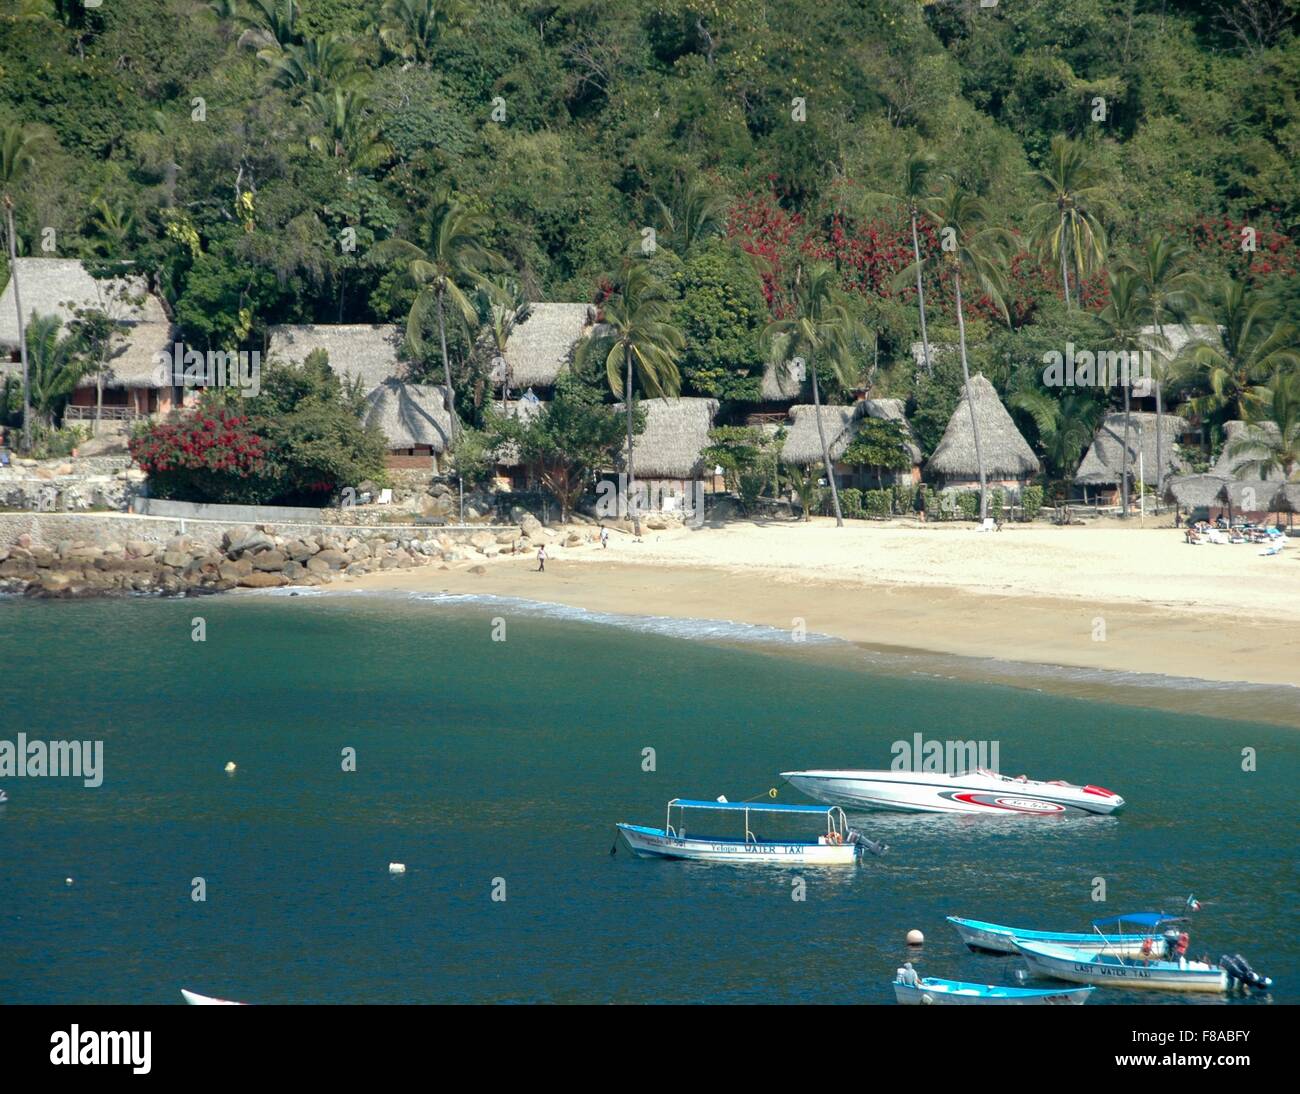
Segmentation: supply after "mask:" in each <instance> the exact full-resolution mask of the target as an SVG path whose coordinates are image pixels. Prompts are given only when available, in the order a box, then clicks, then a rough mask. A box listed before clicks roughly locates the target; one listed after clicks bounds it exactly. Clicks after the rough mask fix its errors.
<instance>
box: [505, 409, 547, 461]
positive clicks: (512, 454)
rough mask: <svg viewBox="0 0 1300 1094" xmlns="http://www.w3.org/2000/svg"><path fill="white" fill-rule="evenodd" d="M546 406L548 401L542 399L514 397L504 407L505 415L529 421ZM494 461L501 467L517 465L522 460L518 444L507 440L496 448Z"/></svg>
mask: <svg viewBox="0 0 1300 1094" xmlns="http://www.w3.org/2000/svg"><path fill="white" fill-rule="evenodd" d="M548 406H550V403H548V402H546V401H545V400H543V399H537V398H532V399H528V398H524V399H514V400H512V401H511V403H510V405H509V406H508V407H506V417H508V418H517V419H518V420H519V421H521V422H531V421H532V420H533V419H534V418H536V417H537V416H538V415H539V414H541V412H542V411H543V410H545V409H546V408H547V407H548ZM498 409H500V408H498ZM496 462H497V463H498V464H499V465H500V466H502V467H518V466H519V465H520V464H521V463H522V462H523V461H522V459H521V458H520V454H519V445H517V444H516V443H515V442H514V441H507V442H506V443H505V444H503V445H502V446H501V447H500V448H498V449H497V451H496Z"/></svg>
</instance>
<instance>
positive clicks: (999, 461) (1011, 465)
mask: <svg viewBox="0 0 1300 1094" xmlns="http://www.w3.org/2000/svg"><path fill="white" fill-rule="evenodd" d="M972 395H973V398H972ZM972 403H973V404H974V408H975V420H976V421H977V422H978V423H979V436H980V449H981V453H982V455H983V457H984V474H985V478H986V481H987V482H988V485H989V486H990V487H1003V488H1004V489H1009V490H1020V489H1022V488H1023V487H1025V486H1026V485H1028V483H1029V481H1030V480H1031V479H1032V478H1033V477H1034V475H1036V474H1037V473H1038V457H1037V456H1035V455H1034V450H1033V449H1032V448H1030V447H1029V442H1028V441H1026V440H1025V438H1024V437H1023V436H1021V434H1020V430H1018V429H1017V428H1016V423H1015V422H1013V421H1012V420H1011V415H1010V414H1008V413H1007V408H1006V407H1004V406H1003V405H1002V400H1001V399H999V398H998V393H997V391H996V390H995V389H994V387H993V385H992V384H991V383H989V382H988V380H987V379H985V377H984V375H983V374H982V373H979V372H977V373H976V374H975V375H974V376H972V377H971V378H970V383H969V384H968V385H965V387H964V388H963V390H962V397H961V399H960V401H959V402H958V403H957V409H956V410H954V411H953V412H952V417H951V418H950V419H949V420H948V428H947V429H945V430H944V433H943V439H942V440H941V441H940V442H939V444H938V447H937V448H935V450H934V454H933V455H932V456H931V457H930V461H929V463H927V464H926V471H927V472H928V473H929V475H930V477H931V478H932V480H933V481H934V482H935V483H936V485H938V486H939V487H940V488H941V489H943V488H948V487H956V488H960V489H978V488H979V481H980V479H979V466H978V462H977V461H976V459H975V432H974V428H973V427H972V425H971V405H972Z"/></svg>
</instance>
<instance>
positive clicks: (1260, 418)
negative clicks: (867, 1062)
mask: <svg viewBox="0 0 1300 1094" xmlns="http://www.w3.org/2000/svg"><path fill="white" fill-rule="evenodd" d="M1225 451H1226V455H1227V456H1228V457H1229V458H1231V459H1234V460H1236V459H1241V463H1239V464H1238V465H1237V477H1238V478H1246V477H1248V476H1252V475H1254V476H1258V477H1259V478H1261V479H1263V478H1267V477H1268V476H1269V475H1271V474H1274V473H1275V472H1279V471H1280V472H1281V473H1282V477H1283V479H1285V480H1286V481H1288V482H1290V481H1291V480H1292V479H1293V478H1295V476H1296V471H1297V469H1298V468H1300V373H1298V372H1290V373H1285V374H1283V373H1279V374H1278V375H1277V376H1275V377H1273V380H1272V383H1271V384H1270V385H1269V388H1268V394H1267V396H1266V397H1264V398H1263V399H1262V400H1261V402H1260V403H1259V404H1258V405H1257V406H1255V407H1252V413H1251V416H1250V419H1249V420H1248V422H1247V425H1246V428H1245V429H1244V430H1242V432H1241V433H1240V434H1238V435H1237V436H1236V437H1234V438H1233V439H1232V440H1231V441H1229V442H1228V446H1227V449H1226V450H1225Z"/></svg>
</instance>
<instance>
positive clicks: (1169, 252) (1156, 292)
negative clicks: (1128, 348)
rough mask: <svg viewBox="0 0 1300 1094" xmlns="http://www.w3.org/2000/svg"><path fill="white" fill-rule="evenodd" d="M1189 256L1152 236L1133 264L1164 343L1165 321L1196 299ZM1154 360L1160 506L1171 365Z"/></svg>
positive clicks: (1144, 301)
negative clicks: (1164, 388) (1165, 389)
mask: <svg viewBox="0 0 1300 1094" xmlns="http://www.w3.org/2000/svg"><path fill="white" fill-rule="evenodd" d="M1190 255H1191V250H1190V248H1188V247H1185V246H1183V244H1181V243H1175V242H1173V241H1172V240H1170V239H1169V237H1168V236H1153V237H1152V238H1151V239H1149V240H1148V241H1147V245H1146V249H1145V250H1144V251H1143V252H1142V253H1141V254H1140V255H1138V256H1137V258H1136V260H1135V261H1134V262H1133V263H1132V268H1133V270H1134V272H1135V273H1136V274H1137V278H1138V284H1139V286H1140V287H1141V290H1142V308H1143V312H1144V314H1145V316H1146V318H1147V319H1148V320H1149V321H1150V322H1151V325H1152V326H1154V327H1155V328H1156V336H1157V338H1158V339H1159V340H1160V341H1161V342H1164V340H1165V326H1164V325H1165V320H1166V319H1168V318H1170V317H1171V316H1174V315H1182V314H1185V313H1186V312H1187V311H1188V310H1189V309H1190V308H1191V306H1192V302H1193V301H1194V300H1195V298H1196V291H1197V287H1198V284H1199V282H1198V279H1197V278H1196V275H1195V274H1193V273H1191V272H1190V271H1189V270H1188V269H1187V262H1188V259H1189V257H1190ZM1161 348H1162V349H1163V347H1161ZM1152 361H1153V362H1154V365H1155V367H1154V369H1153V371H1154V372H1155V376H1154V379H1155V387H1156V505H1157V506H1159V504H1160V499H1161V498H1163V497H1164V496H1165V460H1164V440H1165V438H1164V433H1165V405H1164V392H1163V387H1164V381H1165V379H1166V377H1167V374H1168V365H1167V357H1166V354H1165V353H1163V352H1159V353H1154V354H1152Z"/></svg>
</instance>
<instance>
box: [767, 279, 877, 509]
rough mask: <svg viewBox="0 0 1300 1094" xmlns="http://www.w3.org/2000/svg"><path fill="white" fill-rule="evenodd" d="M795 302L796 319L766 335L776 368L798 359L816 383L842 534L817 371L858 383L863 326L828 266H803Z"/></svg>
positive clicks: (816, 410)
mask: <svg viewBox="0 0 1300 1094" xmlns="http://www.w3.org/2000/svg"><path fill="white" fill-rule="evenodd" d="M791 299H792V300H793V304H794V307H793V312H792V314H791V315H790V317H789V318H788V319H777V320H775V321H773V322H771V323H769V324H768V325H767V329H766V330H765V331H764V332H763V333H764V336H765V337H766V338H767V339H768V344H769V345H770V346H771V360H772V364H773V365H775V366H776V367H777V368H782V367H784V366H785V363H786V362H788V361H791V360H794V359H795V358H797V357H802V358H803V359H804V361H805V362H806V363H807V370H808V374H809V376H810V378H811V379H812V393H813V414H814V416H815V417H816V419H817V439H818V440H819V441H820V442H821V449H822V466H823V467H824V468H825V469H826V481H827V482H828V483H829V484H830V488H831V501H832V503H833V504H834V507H835V524H836V526H837V527H840V528H842V527H844V514H843V513H842V512H841V511H840V493H839V489H838V488H837V487H836V485H835V468H834V467H833V466H832V465H831V454H830V448H829V447H828V446H827V444H826V428H825V425H824V423H823V422H822V410H821V406H822V404H821V393H820V390H819V387H818V383H817V366H818V364H819V363H820V364H824V365H825V366H826V367H827V368H828V369H829V370H830V372H831V374H832V375H833V376H834V377H835V379H836V380H837V381H838V382H839V383H841V384H842V385H844V386H845V387H848V386H851V385H852V384H853V382H854V380H856V379H857V376H856V375H855V373H856V371H857V360H856V358H855V354H854V351H855V349H857V348H858V346H859V345H860V343H861V340H862V333H863V332H862V326H861V324H860V323H859V322H858V321H857V319H856V318H854V316H853V315H852V314H851V313H850V312H849V310H848V308H847V307H846V306H845V305H844V303H843V300H842V299H841V297H840V293H839V291H838V289H837V286H836V276H835V270H834V269H833V268H832V267H831V266H829V265H828V264H826V263H824V262H819V263H817V264H816V265H814V266H812V267H810V268H809V269H807V270H805V269H804V268H803V266H802V265H800V266H799V267H797V268H796V270H795V277H794V285H793V287H792V291H791Z"/></svg>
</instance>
